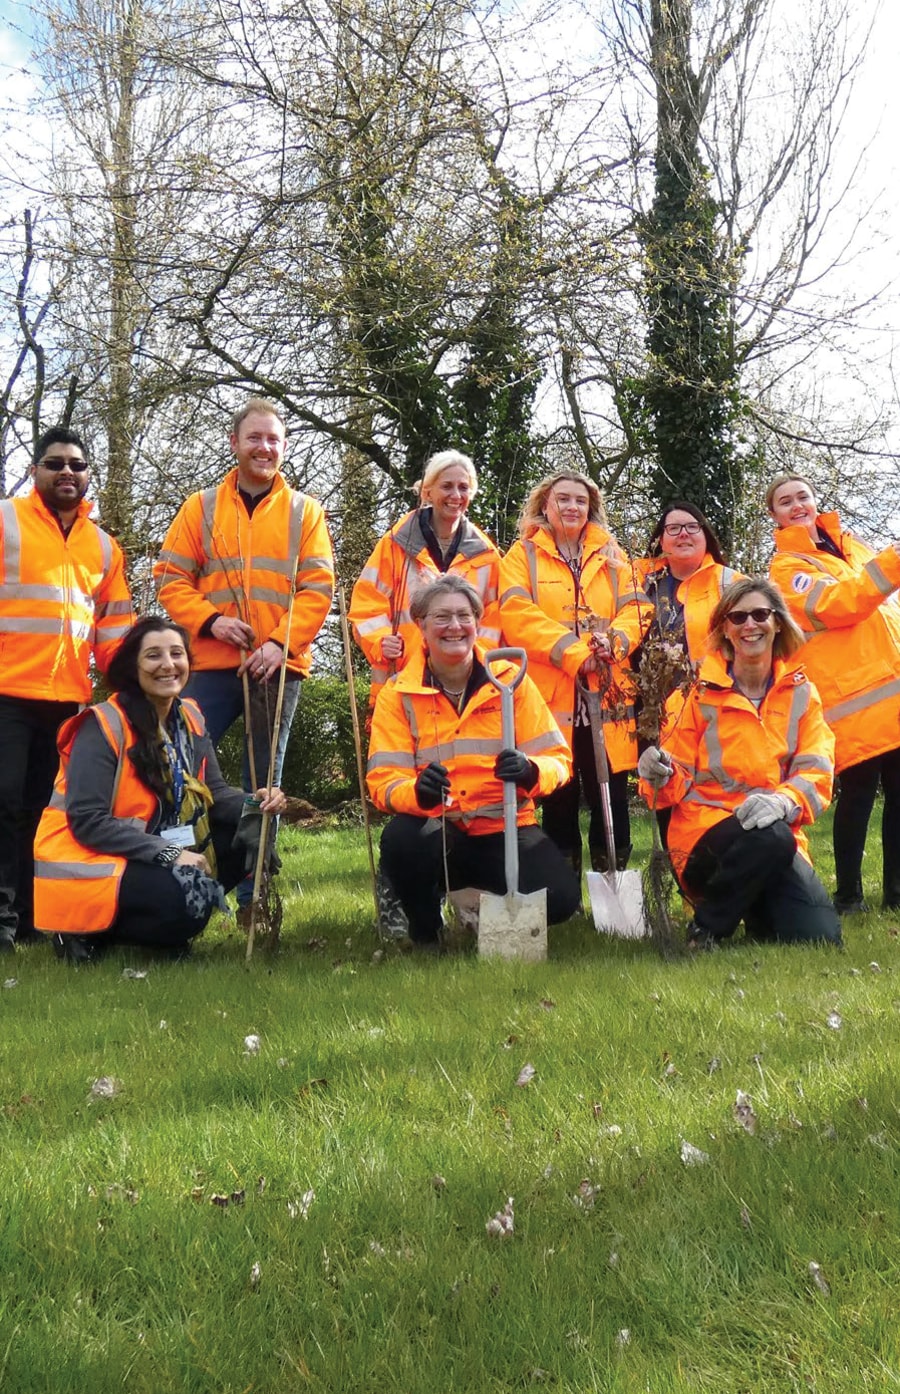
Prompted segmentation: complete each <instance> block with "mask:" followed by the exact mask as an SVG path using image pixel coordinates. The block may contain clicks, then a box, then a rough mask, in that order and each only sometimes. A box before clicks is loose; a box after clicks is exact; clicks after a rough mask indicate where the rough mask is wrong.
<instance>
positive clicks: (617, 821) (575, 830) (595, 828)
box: [541, 726, 631, 870]
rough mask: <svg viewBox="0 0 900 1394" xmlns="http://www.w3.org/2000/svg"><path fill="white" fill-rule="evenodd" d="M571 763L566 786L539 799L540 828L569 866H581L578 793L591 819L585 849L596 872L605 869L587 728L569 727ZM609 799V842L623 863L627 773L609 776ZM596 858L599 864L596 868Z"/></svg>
mask: <svg viewBox="0 0 900 1394" xmlns="http://www.w3.org/2000/svg"><path fill="white" fill-rule="evenodd" d="M572 764H573V769H574V774H573V776H572V778H571V779H570V780H569V782H568V784H564V785H563V786H562V788H560V789H554V791H553V793H552V794H548V795H547V797H546V798H544V799H542V800H541V826H542V828H543V829H544V832H545V833H546V834H547V836H548V837H549V838H550V839H551V840H552V841H553V842H555V843H556V845H557V847H558V848H559V850H560V851H561V852H562V853H563V855H564V856H566V857H570V858H572V860H573V865H575V866H578V867H580V865H581V829H580V827H579V824H578V811H579V808H580V806H581V794H582V791H583V792H584V801H585V803H586V804H587V806H588V808H589V809H590V814H591V820H590V823H589V825H588V850H589V852H590V856H591V865H592V866H593V867H595V869H597V870H607V869H608V868H607V867H606V865H605V863H606V833H605V831H604V826H603V811H602V809H601V807H600V786H599V784H598V782H597V765H596V761H595V759H594V743H593V740H592V739H591V728H590V726H573V728H572ZM609 799H610V804H611V805H612V817H613V842H614V844H615V849H616V860H617V862H618V861H620V860H621V861H622V862H623V866H624V862H625V860H627V852H630V850H631V820H630V818H629V814H628V771H627V770H621V771H620V772H619V773H618V774H610V777H609ZM598 859H600V861H601V865H600V866H598Z"/></svg>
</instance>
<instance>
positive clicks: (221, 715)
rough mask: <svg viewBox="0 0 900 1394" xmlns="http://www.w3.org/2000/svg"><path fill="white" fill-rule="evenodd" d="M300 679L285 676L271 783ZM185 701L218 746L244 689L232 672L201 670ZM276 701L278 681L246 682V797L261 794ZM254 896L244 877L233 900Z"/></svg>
mask: <svg viewBox="0 0 900 1394" xmlns="http://www.w3.org/2000/svg"><path fill="white" fill-rule="evenodd" d="M300 681H301V680H300V678H299V677H297V676H296V675H295V674H291V673H289V674H288V676H287V678H286V679H285V684H284V703H283V705H282V708H281V724H280V726H279V728H278V739H277V741H276V742H275V783H276V785H280V784H281V771H282V769H283V767H284V755H285V751H286V750H287V743H288V737H289V736H290V734H291V723H292V722H293V720H294V713H295V712H296V710H297V701H298V699H299V697H300ZM185 696H186V697H193V699H194V701H195V702H196V703H197V705H198V706H199V708H200V710H201V711H202V713H203V716H204V719H205V721H206V726H207V730H208V731H209V738H210V740H211V741H212V743H213V745H214V746H216V747H218V744H219V741H220V740H221V739H222V737H223V736H224V735H225V732H226V731H227V730H228V729H229V728H230V727H231V726H233V725H234V723H235V722H236V721H237V719H238V717H241V718H242V719H243V716H244V684H243V682H242V680H241V679H240V678H239V677H238V675H237V670H236V669H234V668H206V669H201V670H200V671H199V672H195V673H192V674H191V678H190V682H189V683H188V685H187V687H186V688H185ZM277 701H278V677H277V675H276V676H275V677H274V678H272V680H271V681H270V682H268V683H258V682H254V680H253V679H252V678H251V679H250V727H251V731H252V734H253V764H254V770H255V774H256V783H255V784H254V782H253V780H252V778H251V773H252V772H251V768H250V742H249V740H248V739H247V732H246V730H245V732H244V760H243V766H242V770H241V780H242V787H243V789H244V791H245V792H246V793H248V794H254V793H255V792H256V790H257V789H261V788H262V787H263V786H264V785H265V783H266V779H267V778H268V773H269V752H270V745H269V732H270V730H271V727H272V723H273V721H274V719H275V704H276V702H277ZM252 895H253V878H252V876H247V877H243V878H242V879H241V881H240V882H239V884H238V897H237V898H238V901H239V902H240V904H241V905H249V904H250V901H251V899H252Z"/></svg>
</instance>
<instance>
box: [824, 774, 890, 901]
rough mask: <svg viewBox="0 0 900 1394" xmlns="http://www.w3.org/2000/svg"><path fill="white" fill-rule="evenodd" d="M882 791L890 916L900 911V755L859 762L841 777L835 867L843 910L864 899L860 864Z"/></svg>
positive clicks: (837, 896)
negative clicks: (877, 795) (876, 800)
mask: <svg viewBox="0 0 900 1394" xmlns="http://www.w3.org/2000/svg"><path fill="white" fill-rule="evenodd" d="M879 780H880V781H881V787H882V789H883V790H884V809H883V812H882V815H881V850H882V860H883V870H882V884H883V897H884V899H883V903H884V908H885V909H886V910H896V909H897V908H898V907H900V749H898V750H888V751H886V752H885V754H884V755H875V756H873V757H872V759H871V760H861V761H860V762H859V764H858V765H850V766H849V767H848V768H847V769H845V770H842V771H841V774H840V789H839V792H838V796H837V800H836V802H835V805H834V826H833V833H832V835H833V838H834V867H835V872H836V874H837V889H836V891H835V896H834V903H835V905H836V906H837V908H838V909H839V910H845V909H848V908H849V907H850V906H853V905H858V904H859V902H860V901H861V900H862V898H863V888H862V861H863V853H864V852H865V849H866V833H867V832H868V828H869V818H870V817H871V815H872V808H873V806H874V804H875V796H876V794H877V793H878V782H879Z"/></svg>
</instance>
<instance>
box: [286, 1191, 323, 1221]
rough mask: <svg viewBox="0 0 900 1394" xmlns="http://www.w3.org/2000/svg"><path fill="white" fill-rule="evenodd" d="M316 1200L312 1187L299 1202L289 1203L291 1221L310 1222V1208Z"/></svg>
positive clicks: (290, 1201)
mask: <svg viewBox="0 0 900 1394" xmlns="http://www.w3.org/2000/svg"><path fill="white" fill-rule="evenodd" d="M315 1198H316V1193H315V1191H314V1190H313V1189H312V1187H310V1188H309V1190H308V1191H304V1192H303V1195H302V1196H301V1197H300V1199H299V1201H297V1200H289V1201H288V1203H287V1212H288V1214H289V1215H290V1217H291V1219H292V1220H308V1219H309V1208H310V1206H311V1205H312V1203H313V1201H314V1200H315Z"/></svg>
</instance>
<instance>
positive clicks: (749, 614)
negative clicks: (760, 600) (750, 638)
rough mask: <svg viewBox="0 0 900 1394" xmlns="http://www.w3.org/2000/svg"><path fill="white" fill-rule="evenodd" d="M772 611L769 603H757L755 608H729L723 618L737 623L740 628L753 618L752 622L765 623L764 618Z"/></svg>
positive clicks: (734, 623)
mask: <svg viewBox="0 0 900 1394" xmlns="http://www.w3.org/2000/svg"><path fill="white" fill-rule="evenodd" d="M774 613H775V611H774V609H773V608H772V606H771V605H758V606H757V607H756V609H755V610H731V611H729V613H728V614H727V615H726V616H725V618H726V620H727V621H728V623H729V624H733V625H737V627H738V628H740V626H741V625H742V624H746V623H747V621H748V620H753V622H754V624H765V622H766V620H767V619H769V617H770V616H771V615H774Z"/></svg>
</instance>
